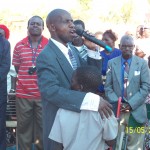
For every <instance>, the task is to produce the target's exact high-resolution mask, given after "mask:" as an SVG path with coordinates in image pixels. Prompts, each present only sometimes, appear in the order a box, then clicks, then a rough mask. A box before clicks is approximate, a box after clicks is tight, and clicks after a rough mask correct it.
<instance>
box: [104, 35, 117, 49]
mask: <svg viewBox="0 0 150 150" xmlns="http://www.w3.org/2000/svg"><path fill="white" fill-rule="evenodd" d="M102 41H103V42H104V43H106V44H107V45H108V46H110V47H113V46H114V41H113V40H112V39H111V38H110V36H109V35H108V34H105V35H103V37H102Z"/></svg>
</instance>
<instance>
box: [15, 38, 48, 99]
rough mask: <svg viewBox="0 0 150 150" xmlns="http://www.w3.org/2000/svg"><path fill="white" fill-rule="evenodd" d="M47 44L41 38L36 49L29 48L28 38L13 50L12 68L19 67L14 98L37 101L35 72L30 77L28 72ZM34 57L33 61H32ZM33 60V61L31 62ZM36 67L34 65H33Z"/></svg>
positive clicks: (37, 90)
mask: <svg viewBox="0 0 150 150" xmlns="http://www.w3.org/2000/svg"><path fill="white" fill-rule="evenodd" d="M47 43H48V39H47V38H45V37H44V36H42V39H41V41H40V43H39V44H38V48H32V47H31V46H30V43H29V40H28V37H26V38H24V39H23V40H21V41H20V42H18V43H17V44H16V46H15V48H14V53H13V61H12V64H13V65H14V66H18V67H19V71H18V77H17V78H18V80H17V85H16V96H17V97H20V98H27V99H33V98H34V99H39V98H40V97H41V96H40V91H39V88H38V84H37V75H36V72H35V73H34V74H32V75H29V74H28V70H29V68H30V67H32V65H33V60H34V64H35V62H36V58H37V56H38V55H39V53H40V52H41V51H42V50H43V48H44V46H45V45H46V44H47ZM34 56H35V59H33V58H34ZM32 59H33V60H32ZM35 66H36V64H35Z"/></svg>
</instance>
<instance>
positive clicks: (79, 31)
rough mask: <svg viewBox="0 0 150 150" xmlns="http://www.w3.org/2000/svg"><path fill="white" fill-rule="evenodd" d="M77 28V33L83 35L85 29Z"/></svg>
mask: <svg viewBox="0 0 150 150" xmlns="http://www.w3.org/2000/svg"><path fill="white" fill-rule="evenodd" d="M75 30H76V33H77V34H78V35H79V36H82V35H83V32H84V30H82V29H80V28H75Z"/></svg>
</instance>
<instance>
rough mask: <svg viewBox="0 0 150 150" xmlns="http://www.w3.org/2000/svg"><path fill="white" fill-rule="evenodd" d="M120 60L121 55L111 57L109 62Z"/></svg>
mask: <svg viewBox="0 0 150 150" xmlns="http://www.w3.org/2000/svg"><path fill="white" fill-rule="evenodd" d="M118 60H121V55H119V56H116V57H114V58H112V59H110V60H109V62H110V63H113V62H116V61H118Z"/></svg>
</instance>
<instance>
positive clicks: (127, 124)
mask: <svg viewBox="0 0 150 150" xmlns="http://www.w3.org/2000/svg"><path fill="white" fill-rule="evenodd" d="M134 47H135V43H134V39H133V38H132V37H131V36H127V35H126V36H123V37H122V38H121V41H120V45H119V48H120V50H122V55H121V56H119V57H116V58H114V59H112V60H110V61H109V63H108V70H107V76H106V83H105V94H106V97H107V99H108V100H109V102H117V101H118V98H119V97H122V104H121V115H120V120H121V121H120V125H119V133H118V137H117V144H116V150H119V146H120V143H121V142H120V139H121V137H123V134H124V132H125V130H126V134H127V136H128V142H127V149H128V150H137V149H139V148H140V149H143V143H144V133H145V128H144V123H145V122H146V121H147V111H146V105H145V99H146V97H147V95H148V93H149V91H150V74H149V70H148V65H147V62H146V61H145V60H144V59H141V58H139V57H137V56H134V55H133V54H132V53H133V50H134ZM136 129H139V131H138V130H136Z"/></svg>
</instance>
